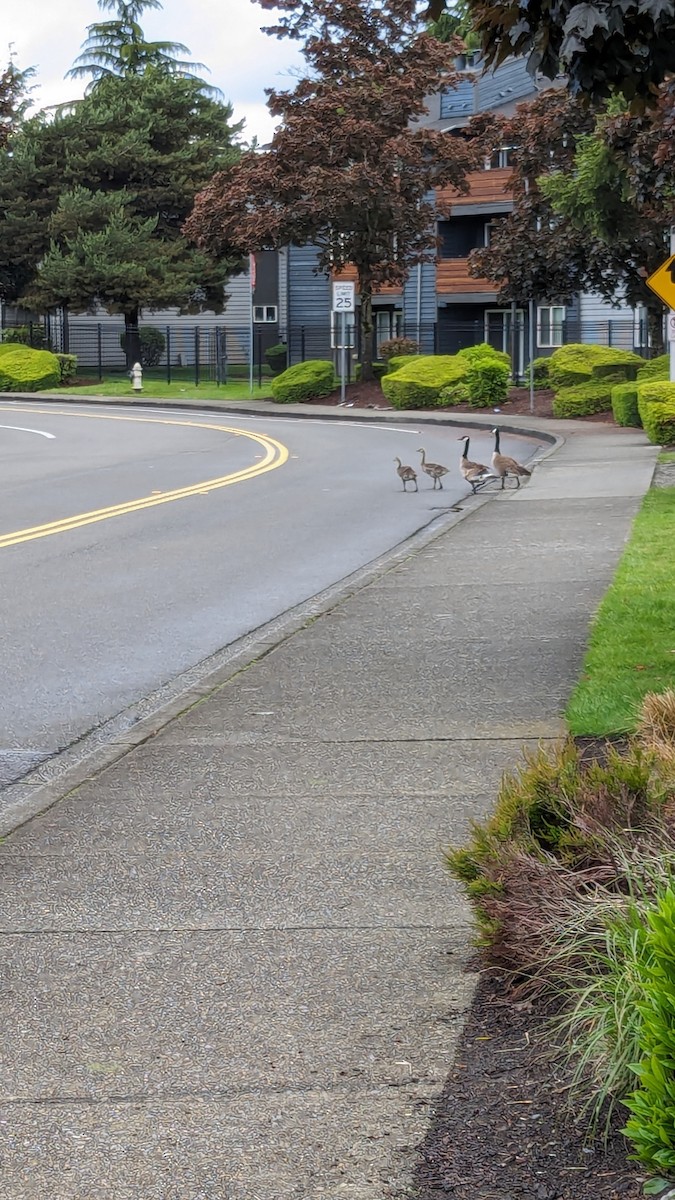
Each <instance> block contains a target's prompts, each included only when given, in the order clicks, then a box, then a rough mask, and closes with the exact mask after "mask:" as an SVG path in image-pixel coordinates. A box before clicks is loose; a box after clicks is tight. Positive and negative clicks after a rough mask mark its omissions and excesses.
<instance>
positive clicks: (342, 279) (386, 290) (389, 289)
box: [333, 263, 403, 296]
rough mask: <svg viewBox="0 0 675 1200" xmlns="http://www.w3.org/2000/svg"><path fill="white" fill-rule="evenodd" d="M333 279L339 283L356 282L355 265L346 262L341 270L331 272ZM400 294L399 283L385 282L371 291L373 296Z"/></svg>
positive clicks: (400, 285) (400, 286) (401, 287)
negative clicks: (382, 285)
mask: <svg viewBox="0 0 675 1200" xmlns="http://www.w3.org/2000/svg"><path fill="white" fill-rule="evenodd" d="M333 279H335V280H336V281H337V282H339V283H354V284H356V283H358V275H357V272H356V267H355V266H353V265H352V264H351V263H348V264H347V266H346V267H343V268H342V270H341V271H336V272H335V273H334V274H333ZM402 294H403V286H402V284H400V283H387V284H385V285H384V287H380V288H376V289H375V291H374V293H373V295H375V296H401V295H402Z"/></svg>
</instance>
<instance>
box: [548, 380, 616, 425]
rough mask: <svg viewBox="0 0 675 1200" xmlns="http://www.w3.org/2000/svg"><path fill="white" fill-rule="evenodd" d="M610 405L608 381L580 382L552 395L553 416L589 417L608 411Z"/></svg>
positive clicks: (610, 390)
mask: <svg viewBox="0 0 675 1200" xmlns="http://www.w3.org/2000/svg"><path fill="white" fill-rule="evenodd" d="M611 405H612V388H611V385H610V384H609V383H601V382H597V383H580V384H577V386H576V387H567V388H561V390H560V391H559V392H558V394H557V395H556V396H554V398H553V416H554V417H590V416H592V415H593V414H594V413H601V412H608V411H609V409H610V408H611Z"/></svg>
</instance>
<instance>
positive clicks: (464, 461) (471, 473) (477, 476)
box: [457, 437, 497, 496]
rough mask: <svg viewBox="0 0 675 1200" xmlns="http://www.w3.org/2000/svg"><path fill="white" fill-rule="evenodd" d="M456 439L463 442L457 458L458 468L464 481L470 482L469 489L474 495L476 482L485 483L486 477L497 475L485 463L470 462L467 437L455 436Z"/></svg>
mask: <svg viewBox="0 0 675 1200" xmlns="http://www.w3.org/2000/svg"><path fill="white" fill-rule="evenodd" d="M457 441H458V442H464V449H463V451H462V457H461V458H460V460H459V469H460V471H461V472H462V475H463V476H464V478H465V479H466V482H467V483H470V484H471V491H472V492H473V494H474V496H475V495H476V485H477V484H479V483H487V481H488V479H496V478H497V476H496V475H493V474H492V472H491V471H490V469H489V467H486V466H485V463H477V462H471V459H470V458H469V438H468V437H460V438H457Z"/></svg>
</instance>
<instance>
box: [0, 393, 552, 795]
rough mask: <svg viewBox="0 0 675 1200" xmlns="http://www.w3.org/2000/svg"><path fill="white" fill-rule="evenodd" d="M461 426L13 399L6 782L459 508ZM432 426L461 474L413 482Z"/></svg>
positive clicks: (3, 614)
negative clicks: (421, 428) (414, 487)
mask: <svg viewBox="0 0 675 1200" xmlns="http://www.w3.org/2000/svg"><path fill="white" fill-rule="evenodd" d="M459 433H460V431H459V430H458V429H456V428H452V429H450V428H449V429H447V430H443V429H440V428H439V429H434V430H433V431H432V430H430V429H427V430H425V432H424V435H423V436H421V435H420V433H419V432H416V431H415V430H414V429H411V428H406V427H404V426H401V427H391V426H384V425H383V426H379V425H359V424H358V423H357V422H356V421H355V422H354V423H353V424H351V423H350V424H342V423H340V424H337V423H335V422H323V423H320V422H314V421H307V420H298V421H293V420H289V419H277V420H272V419H269V420H268V419H267V418H262V419H255V418H249V419H247V418H239V417H230V416H229V415H227V414H219V413H218V414H216V413H193V412H190V413H179V412H176V411H172V412H169V411H162V412H158V411H157V410H152V411H151V410H134V411H133V413H131V412H130V411H129V409H114V408H106V409H105V410H103V411H102V410H101V409H100V408H99V409H94V408H91V409H89V408H82V407H80V406H72V407H70V408H69V407H68V406H67V405H65V404H64V405H59V406H58V407H57V406H48V405H42V406H41V405H40V404H39V403H36V404H35V405H29V404H24V403H21V404H19V403H17V404H10V403H5V404H1V405H0V480H1V485H0V486H1V495H2V508H1V517H0V670H1V675H2V689H1V693H0V695H1V697H2V699H1V701H0V756H2V755H3V754H4V753H5V752H6V751H11V752H14V751H17V750H18V751H21V754H18V755H16V756H15V758H14V759H13V758H12V754H11V753H10V754H9V756H7V755H6V754H5V769H4V776H5V781H7V779H8V778H11V777H12V776H14V777H16V776H17V775H19V774H21V773H22V772H23V771H24V770H25V764H26V763H28V762H29V754H31V753H35V755H36V756H45V755H49V754H52V753H53V752H54V751H56V750H58V749H61V748H63V747H64V746H66V745H69V744H71V743H72V742H73V741H74V740H75V739H76V738H78V737H79V736H81V735H82V734H84V733H86V732H87V731H88V730H90V729H92V728H94V727H96V726H97V725H99V724H101V723H102V722H104V721H106V720H108V719H109V718H111V717H112V716H114V715H115V714H117V713H119V712H121V711H122V710H124V709H125V708H126V707H127V706H129V705H131V704H133V703H135V702H137V701H139V700H140V699H142V697H144V696H146V695H148V694H149V693H151V692H153V691H155V690H156V689H157V688H159V687H160V686H161V685H162V684H164V683H166V682H167V681H168V680H170V679H172V678H173V677H174V676H176V675H177V674H179V673H180V672H182V671H184V670H186V669H188V668H190V667H192V666H194V665H195V664H196V663H198V662H200V661H201V660H202V659H204V658H206V657H208V656H209V655H211V654H213V653H215V652H216V651H217V650H219V649H221V648H222V647H224V646H226V645H228V644H229V643H231V642H232V641H234V640H235V639H236V638H238V637H240V636H241V635H242V634H245V633H247V632H249V631H250V630H252V629H254V628H256V627H257V626H259V625H261V624H262V623H264V622H265V621H268V620H270V619H272V618H273V617H275V616H277V615H278V614H280V613H282V612H284V611H285V610H287V609H288V608H290V607H291V606H293V605H295V604H297V603H300V602H302V601H303V600H306V599H308V598H309V597H310V596H312V595H314V594H315V593H316V592H318V591H320V590H322V589H323V588H325V587H327V586H329V585H330V584H332V583H335V582H336V581H338V580H340V579H342V578H344V577H345V576H346V575H348V574H349V573H350V572H351V571H354V570H356V569H357V568H359V567H360V566H362V565H364V564H365V563H367V562H369V561H371V560H372V559H373V558H375V557H377V556H378V555H380V554H382V553H383V552H385V551H386V550H388V549H390V548H391V547H393V546H395V545H396V544H397V543H399V542H401V541H402V540H403V539H405V538H406V537H408V536H410V535H411V534H412V533H413V532H415V531H416V530H418V529H419V528H421V527H423V526H424V525H426V524H428V523H429V521H430V520H432V519H433V518H434V517H435V516H437V515H438V514H439V512H441V511H442V510H443V509H444V508H448V507H452V505H453V504H455V503H456V502H457V501H458V500H459V499H461V498H463V497H465V496H466V495H467V494H468V489H467V487H466V485H465V483H464V481H463V480H462V478H461V476H460V475H459V471H458V469H457V462H458V458H459V450H460V447H459V445H458V441H457V438H458V436H459ZM46 434H51V435H52V436H51V437H49V436H45V435H46ZM491 441H492V439H491V438H490V436H489V434H478V433H475V432H474V433H472V442H471V456H472V458H476V459H478V460H480V461H483V462H488V461H489V455H490V452H491V448H492V447H491ZM420 445H424V446H425V448H426V450H427V457H428V458H429V459H430V460H432V461H437V462H442V463H444V464H445V465H447V466H449V467H450V474H449V475H448V476H446V478H445V481H444V482H445V487H444V490H443V491H442V492H441V491H436V492H434V491H432V488H431V481H430V480H428V479H427V478H426V476H423V475H422V473H421V472H420V478H419V484H420V492H419V494H417V495H416V494H414V493H409V494H407V495H406V494H404V493H403V491H402V490H401V484H400V480H399V479H398V476H397V475H396V470H395V465H394V462H393V458H394V456H395V455H399V456H400V457H401V458H402V459H403V461H404V462H407V463H413V464H416V463H417V462H418V459H419V456H418V455H417V453H416V450H417V447H418V446H420ZM535 447H536V443H534V442H532V441H527V439H524V438H517V437H512V436H508V437H505V438H504V439H503V446H502V448H503V449H504V450H505V451H506V452H507V453H512V454H514V455H515V457H517V458H520V460H521V461H526V460H527V459H528V458H529V457H530V456H531V454H532V453H533V452H534V449H535ZM27 752H29V753H27ZM8 760H9V762H10V764H11V762H13V761H14V762H15V763H16V766H15V768H12V767H11V765H10V767H7V765H6V763H7V761H8ZM2 774H3V772H2V771H0V782H1V779H2Z"/></svg>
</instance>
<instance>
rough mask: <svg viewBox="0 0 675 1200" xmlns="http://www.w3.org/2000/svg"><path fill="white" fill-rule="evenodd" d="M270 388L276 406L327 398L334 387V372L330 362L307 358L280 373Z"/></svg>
mask: <svg viewBox="0 0 675 1200" xmlns="http://www.w3.org/2000/svg"><path fill="white" fill-rule="evenodd" d="M271 387H272V396H273V397H274V399H275V400H276V402H277V404H301V403H302V401H303V400H313V399H315V398H316V397H318V396H329V395H330V393H331V392H332V391H334V390H335V387H336V380H335V370H334V368H333V364H332V362H328V361H327V360H325V359H321V358H308V359H307V361H306V362H303V363H296V364H295V366H294V367H288V369H287V370H286V371H282V373H281V375H277V376H276V378H275V379H273V380H272V383H271Z"/></svg>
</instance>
